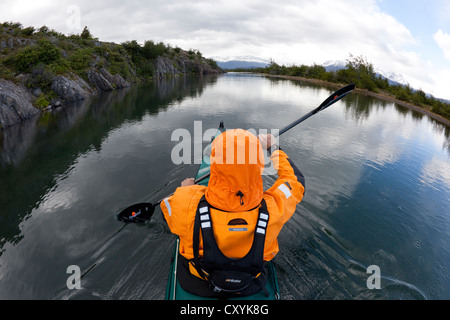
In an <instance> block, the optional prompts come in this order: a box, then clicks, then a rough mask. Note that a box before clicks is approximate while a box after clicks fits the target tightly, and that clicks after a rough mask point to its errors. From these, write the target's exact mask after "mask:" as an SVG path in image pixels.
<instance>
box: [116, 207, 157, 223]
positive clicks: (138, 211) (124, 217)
mask: <svg viewBox="0 0 450 320" xmlns="http://www.w3.org/2000/svg"><path fill="white" fill-rule="evenodd" d="M153 212H155V207H154V206H153V204H151V203H138V204H134V205H132V206H130V207H128V208H126V209H124V210H122V211H121V212H120V213H119V214H118V215H117V216H116V217H117V220H119V221H123V222H125V223H130V222H134V223H136V222H145V221H148V220H150V218H151V217H152V215H153Z"/></svg>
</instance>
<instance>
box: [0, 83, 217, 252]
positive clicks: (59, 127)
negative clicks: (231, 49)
mask: <svg viewBox="0 0 450 320" xmlns="http://www.w3.org/2000/svg"><path fill="white" fill-rule="evenodd" d="M215 81H216V78H214V77H200V78H192V79H191V78H188V77H187V78H174V79H170V80H166V81H164V80H158V81H156V82H149V83H145V84H142V85H136V86H134V87H131V88H126V89H122V90H118V91H115V92H112V93H108V94H103V95H100V96H97V97H94V98H92V99H89V100H85V101H83V102H80V103H77V104H72V105H70V106H68V107H66V108H60V109H56V110H55V111H54V112H53V113H45V114H43V115H42V116H41V117H35V118H33V119H30V120H28V121H25V122H23V123H21V124H19V125H16V126H13V127H10V128H6V129H4V130H2V131H1V132H0V137H1V138H0V142H1V148H0V161H1V170H0V182H1V185H2V192H1V193H0V203H1V205H2V210H1V212H2V218H3V219H4V221H5V222H4V223H2V224H1V225H0V248H1V247H3V245H4V244H5V243H6V242H8V241H10V242H12V243H17V242H18V241H19V240H20V239H21V238H22V236H21V235H20V231H19V228H18V226H19V224H20V222H21V221H23V220H24V219H26V218H27V217H28V215H29V214H30V212H31V210H32V209H33V208H36V207H37V206H38V205H39V203H41V202H42V201H43V200H48V199H47V197H48V195H46V194H47V192H48V191H49V190H52V188H53V187H54V186H55V185H56V182H57V180H58V179H59V180H61V179H64V177H66V176H67V175H68V174H69V173H70V171H71V169H72V168H73V167H74V163H75V162H79V159H77V158H78V157H79V156H80V155H83V154H86V153H88V152H90V150H92V148H93V149H94V150H100V148H101V145H102V141H104V140H105V139H107V137H108V135H109V134H110V132H111V131H114V129H115V128H117V127H120V126H121V125H122V124H123V123H124V122H136V121H140V120H142V118H143V117H144V116H146V115H156V114H158V113H159V112H161V111H162V110H164V109H167V108H168V107H169V106H170V105H171V103H173V102H174V101H177V102H181V101H183V99H186V98H187V97H198V96H199V95H201V93H202V92H203V90H204V87H205V86H210V85H213V84H214V83H215ZM64 194H66V195H67V193H66V192H65V193H64ZM52 197H53V198H54V199H57V198H58V196H57V195H52ZM67 200H69V199H67V198H61V199H60V200H58V201H59V202H61V203H63V202H67ZM53 201H55V200H53Z"/></svg>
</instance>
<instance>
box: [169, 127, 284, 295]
mask: <svg viewBox="0 0 450 320" xmlns="http://www.w3.org/2000/svg"><path fill="white" fill-rule="evenodd" d="M224 131H225V126H224V124H223V122H221V123H220V126H219V129H218V130H217V134H216V135H215V136H214V137H213V138H212V139H211V142H212V141H213V140H214V138H215V137H217V136H218V135H220V134H221V133H222V132H224ZM209 155H210V145H209V146H208V148H207V149H205V152H204V155H203V158H202V163H201V165H200V166H199V168H198V171H197V175H196V177H195V179H196V180H197V179H199V178H201V177H204V176H205V175H207V174H209V172H210V168H209V167H210V161H209ZM208 182H209V177H208V178H206V179H203V180H202V181H200V182H199V183H198V184H199V185H204V186H207V185H208ZM179 243H180V240H179V239H177V240H176V245H175V249H174V251H173V256H172V262H171V266H170V273H169V280H168V282H167V287H166V295H165V300H217V299H216V298H205V297H200V296H197V295H194V294H192V293H189V292H187V291H185V290H184V289H183V288H182V287H181V285H180V284H179V282H178V277H177V265H178V262H179ZM267 269H268V275H267V282H266V291H267V293H266V292H264V290H261V291H260V292H258V293H256V294H253V295H249V296H245V297H236V298H230V299H229V300H278V299H279V298H280V294H279V288H278V280H277V275H276V271H275V266H274V265H273V262H272V261H269V262H268V263H267Z"/></svg>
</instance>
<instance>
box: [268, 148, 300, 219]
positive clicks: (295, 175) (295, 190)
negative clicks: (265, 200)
mask: <svg viewBox="0 0 450 320" xmlns="http://www.w3.org/2000/svg"><path fill="white" fill-rule="evenodd" d="M270 159H271V160H272V162H273V165H274V167H275V169H276V170H277V172H278V179H277V181H275V183H274V185H273V186H272V187H271V188H270V189H269V190H267V191H266V192H265V194H266V195H270V196H272V197H273V198H274V200H275V202H276V204H277V207H278V208H279V210H278V211H279V214H281V217H279V218H281V223H283V224H284V223H286V222H287V221H288V220H289V219H290V218H291V217H292V215H293V214H294V212H295V208H296V206H297V204H299V203H300V202H301V201H302V199H303V195H304V194H305V178H304V176H303V174H302V173H301V172H300V170H299V169H298V168H297V166H296V165H295V164H294V163H293V162H292V161H291V160H290V159H289V157H288V156H287V154H286V153H285V152H284V151H283V150H276V151H275V152H274V153H273V154H272V155H271V157H270Z"/></svg>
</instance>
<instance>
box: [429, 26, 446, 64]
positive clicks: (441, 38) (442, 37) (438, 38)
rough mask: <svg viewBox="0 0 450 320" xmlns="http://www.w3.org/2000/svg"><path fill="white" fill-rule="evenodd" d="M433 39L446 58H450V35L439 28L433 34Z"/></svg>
mask: <svg viewBox="0 0 450 320" xmlns="http://www.w3.org/2000/svg"><path fill="white" fill-rule="evenodd" d="M433 39H434V41H435V42H436V44H437V45H438V46H439V48H441V50H442V52H443V53H444V57H445V59H448V60H450V35H449V34H448V33H445V32H444V31H442V30H440V29H439V30H438V31H437V32H436V33H435V34H434V35H433Z"/></svg>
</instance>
